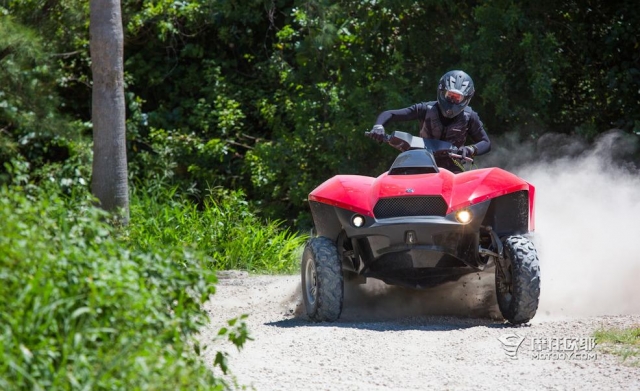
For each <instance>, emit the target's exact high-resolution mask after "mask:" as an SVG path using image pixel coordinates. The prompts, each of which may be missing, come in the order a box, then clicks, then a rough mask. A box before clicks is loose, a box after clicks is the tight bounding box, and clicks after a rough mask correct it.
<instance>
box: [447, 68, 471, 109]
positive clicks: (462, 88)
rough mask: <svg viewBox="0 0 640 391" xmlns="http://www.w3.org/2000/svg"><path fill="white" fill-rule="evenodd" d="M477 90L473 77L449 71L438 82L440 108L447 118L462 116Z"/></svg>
mask: <svg viewBox="0 0 640 391" xmlns="http://www.w3.org/2000/svg"><path fill="white" fill-rule="evenodd" d="M474 92H475V88H474V87H473V80H471V76H469V75H467V74H466V73H465V72H463V71H458V70H456V71H449V72H447V73H445V74H444V75H443V76H442V77H441V78H440V82H438V106H440V112H441V113H442V115H444V116H445V117H447V118H453V117H455V116H456V115H458V114H460V113H461V112H462V110H464V108H465V107H467V105H468V104H469V101H471V97H473V93H474Z"/></svg>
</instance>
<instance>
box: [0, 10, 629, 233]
mask: <svg viewBox="0 0 640 391" xmlns="http://www.w3.org/2000/svg"><path fill="white" fill-rule="evenodd" d="M122 7H123V15H124V24H125V30H126V37H125V73H126V75H125V80H126V93H127V95H126V96H127V104H128V108H129V111H128V119H127V130H128V133H127V138H128V146H129V161H130V163H131V165H130V174H131V177H132V179H135V180H140V181H143V182H144V181H147V180H151V181H156V180H161V181H164V182H166V183H168V184H169V185H170V186H178V187H179V188H180V191H181V192H183V191H187V190H188V189H195V190H197V191H199V192H200V193H201V194H202V193H205V192H206V191H207V189H208V188H211V187H215V186H222V187H225V188H229V189H234V190H242V191H243V192H244V193H245V194H246V197H247V199H248V200H249V201H250V202H251V203H252V204H253V205H256V206H257V207H259V208H260V209H259V210H260V213H261V214H262V215H263V216H265V217H268V218H271V219H276V220H285V221H286V224H287V225H289V226H293V227H296V228H298V229H301V230H306V229H308V228H309V225H310V220H309V210H308V205H307V202H306V197H307V195H308V193H309V192H310V191H311V190H312V189H313V187H315V186H316V185H318V184H319V183H321V182H322V181H323V180H325V179H327V178H328V177H330V176H332V175H335V174H338V173H342V174H348V173H358V174H365V175H375V174H378V173H380V172H382V171H383V170H385V169H386V168H387V167H388V164H389V161H390V160H391V159H392V151H389V150H388V149H387V148H380V147H378V146H377V145H376V144H375V143H371V142H370V140H367V139H364V138H363V136H362V133H363V132H364V131H366V130H368V129H369V128H370V127H371V125H372V124H373V122H374V120H375V118H376V116H377V115H378V113H380V112H381V111H382V110H385V109H389V108H400V107H405V106H408V105H410V104H412V103H415V102H418V101H427V100H433V99H435V94H436V91H435V86H436V83H437V80H438V78H439V77H440V76H441V75H442V74H443V73H444V72H445V71H447V70H450V69H454V68H461V69H464V70H466V71H467V72H468V73H469V74H471V75H472V77H473V79H474V81H475V84H476V96H475V97H474V98H473V100H472V103H471V104H472V106H473V108H474V109H475V110H476V111H477V112H478V113H479V114H480V116H481V118H482V120H483V123H484V124H485V127H486V128H487V129H488V131H489V134H490V135H499V134H501V133H504V132H507V131H512V130H518V131H520V132H525V133H527V134H528V135H529V136H530V137H531V138H536V137H538V136H540V135H541V134H542V133H544V132H547V131H554V132H561V133H567V134H576V135H579V136H581V137H585V138H586V139H589V140H590V139H595V138H596V137H597V136H598V135H599V134H601V133H603V132H605V131H608V130H609V129H611V128H614V127H615V128H621V129H623V130H624V131H626V132H628V133H635V134H640V126H639V125H638V124H640V111H638V110H637V106H638V104H639V102H640V101H639V98H638V90H639V88H640V68H639V65H638V64H639V63H640V50H638V48H639V47H640V46H639V45H640V44H639V42H638V37H639V36H640V34H639V33H638V32H639V31H638V29H639V27H638V26H640V19H639V18H640V11H638V8H637V7H632V6H630V5H629V4H628V3H622V2H613V3H611V2H609V3H604V2H599V3H593V4H591V3H589V4H586V3H581V2H577V1H565V2H557V1H542V2H539V1H536V2H533V1H520V2H514V1H510V0H489V1H483V2H442V1H435V0H427V1H421V2H416V1H413V0H411V1H410V0H400V1H388V0H376V1H356V2H330V1H326V0H312V1H305V2H299V1H292V0H277V1H271V2H265V1H262V0H244V1H233V2H229V1H220V0H212V1H202V0H187V1H179V2H176V1H169V0H163V1H150V0H144V1H139V0H123V2H122ZM0 11H1V12H2V13H3V14H6V15H8V16H9V18H10V19H9V20H11V21H12V23H13V26H14V27H10V28H8V29H9V30H11V29H12V28H13V29H14V30H13V31H14V32H11V31H9V30H7V34H6V35H2V34H0V43H2V42H9V41H10V40H14V41H16V40H19V38H20V37H23V38H20V39H22V40H21V41H20V42H21V43H20V45H22V46H21V47H22V48H23V50H21V51H20V53H24V55H22V54H20V55H18V52H15V53H12V56H13V57H11V59H12V61H14V62H15V64H14V65H12V67H8V66H7V68H6V70H7V71H5V74H2V71H3V70H4V69H3V68H2V66H3V60H1V59H0V81H4V80H5V79H3V77H5V76H6V75H7V74H9V75H13V76H12V77H14V76H16V75H23V76H24V77H26V78H31V79H30V80H34V79H36V80H37V83H36V84H38V88H39V90H42V91H46V93H43V94H40V95H38V96H36V95H34V96H33V97H34V98H35V100H29V99H27V100H17V99H12V100H7V102H9V104H10V105H12V107H15V108H16V111H15V112H14V113H12V114H11V113H9V114H7V112H1V111H0V120H2V119H3V118H8V117H9V116H14V117H15V118H17V119H20V121H21V123H22V124H23V125H20V127H15V124H16V123H18V122H17V121H18V120H17V119H12V120H11V123H12V124H14V125H12V126H14V128H10V129H9V131H8V132H9V134H10V135H11V137H7V134H6V132H0V158H2V157H5V158H6V159H8V158H16V157H17V155H20V156H21V159H23V160H26V161H27V162H29V163H31V166H30V167H32V169H37V168H38V167H40V166H41V164H42V162H46V161H48V160H51V159H52V157H51V155H52V154H51V153H49V152H47V151H49V150H51V148H49V145H53V146H54V147H55V146H64V141H61V140H60V139H59V138H58V139H56V138H55V137H54V136H51V137H42V136H41V134H44V133H46V132H44V131H45V130H46V128H47V127H50V126H54V125H55V126H54V127H57V128H60V127H62V128H65V129H66V132H67V133H61V132H57V133H52V134H55V135H61V134H64V136H63V137H64V138H69V137H71V138H74V137H77V136H78V134H79V133H80V134H89V133H90V132H89V130H90V129H89V128H88V127H87V126H86V125H84V124H86V123H87V122H88V120H89V115H90V105H89V102H90V96H89V94H90V88H88V87H90V79H91V77H90V69H89V64H90V60H89V53H88V34H87V23H88V20H89V18H88V14H87V13H88V8H87V2H86V1H85V2H83V1H81V0H57V1H47V2H42V1H39V0H27V1H17V0H4V1H2V0H0ZM3 22H4V20H3ZM10 25H11V24H10ZM3 26H4V24H3ZM0 28H2V27H0ZM6 29H7V28H6ZM17 29H20V31H22V30H24V31H25V34H18V33H17V32H18V31H19V30H17ZM8 37H13V38H8ZM12 42H13V41H12ZM0 50H2V46H1V45H0ZM19 56H21V57H20V58H21V60H19V58H18V57H19ZM18 60H19V61H18ZM34 64H35V65H36V66H33V65H34ZM44 69H47V72H42V71H38V70H44ZM6 80H9V79H6ZM12 80H13V79H12ZM23 80H27V79H23ZM7 85H9V84H7ZM21 85H26V84H24V83H22V82H21ZM39 90H38V89H34V90H33V91H39ZM18 91H20V90H18ZM25 91H30V90H25ZM30 94H31V93H29V94H27V93H25V94H24V96H31V95H30ZM48 96H51V97H52V98H51V99H50V100H48V99H49V98H45V97H48ZM56 96H62V98H61V99H58V98H56ZM27 101H28V102H33V105H34V106H37V107H39V108H40V109H39V110H40V111H35V110H31V109H29V108H27V107H26V106H25V105H21V103H20V102H27ZM0 102H2V97H0ZM55 102H60V104H59V105H58V104H57V103H55ZM30 111H31V112H33V113H36V114H37V113H42V114H37V115H36V117H37V118H38V120H33V121H31V122H29V121H30V120H28V119H29V118H32V117H33V116H32V115H31V114H30ZM61 113H64V114H70V115H71V116H72V117H73V122H72V125H70V126H67V125H66V124H63V125H65V126H58V125H59V124H60V122H59V121H58V122H56V121H53V120H52V121H49V120H46V121H44V120H42V118H44V117H43V116H44V115H49V116H50V117H53V118H57V119H58V120H59V119H60V118H61V117H60V116H59V114H61ZM3 116H4V117H3ZM12 118H13V117H12ZM47 118H49V117H47ZM6 121H8V120H6ZM7 123H8V122H7ZM56 124H58V125H56ZM32 125H33V126H32ZM36 125H38V126H36ZM2 126H3V125H1V124H0V129H2ZM41 127H42V128H43V129H41ZM394 129H398V130H405V131H410V132H414V133H415V132H416V131H417V124H416V123H413V124H404V125H398V126H397V127H396V126H394ZM69 135H71V136H69ZM21 142H26V144H25V145H27V146H28V147H21V145H23V144H21ZM40 146H41V147H40ZM24 149H26V150H27V151H26V152H25V151H23V150H24ZM53 149H55V148H53ZM72 155H73V151H71V152H70V153H69V156H72ZM60 156H61V158H60V159H61V160H65V159H66V155H65V154H64V153H63V154H61V155H60ZM38 159H39V160H40V162H39V161H38ZM1 174H2V173H0V175H1Z"/></svg>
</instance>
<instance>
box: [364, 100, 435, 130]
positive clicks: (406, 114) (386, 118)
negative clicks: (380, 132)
mask: <svg viewBox="0 0 640 391" xmlns="http://www.w3.org/2000/svg"><path fill="white" fill-rule="evenodd" d="M426 110H427V107H426V105H425V104H424V103H416V104H415V105H412V106H409V107H405V108H404V109H397V110H387V111H383V112H382V113H380V115H379V116H378V119H377V120H376V125H382V126H384V125H386V124H387V123H389V122H396V121H411V120H414V119H423V118H424V116H425V113H426Z"/></svg>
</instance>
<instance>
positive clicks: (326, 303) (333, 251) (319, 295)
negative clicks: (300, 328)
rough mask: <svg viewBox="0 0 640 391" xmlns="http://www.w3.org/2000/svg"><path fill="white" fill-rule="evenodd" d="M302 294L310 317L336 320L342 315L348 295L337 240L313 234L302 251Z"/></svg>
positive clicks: (321, 319) (329, 320)
mask: <svg viewBox="0 0 640 391" xmlns="http://www.w3.org/2000/svg"><path fill="white" fill-rule="evenodd" d="M300 269H301V274H302V297H303V300H304V306H305V308H306V310H307V315H308V316H309V318H310V319H311V320H313V321H315V322H324V321H328V322H333V321H335V320H337V319H338V318H339V317H340V313H341V312H342V301H343V298H344V281H343V277H342V264H341V262H340V259H339V257H338V250H337V248H336V245H335V243H334V242H333V241H332V240H330V239H328V238H325V237H316V238H312V239H310V240H309V241H308V242H307V245H306V246H305V248H304V252H303V254H302V263H301V267H300Z"/></svg>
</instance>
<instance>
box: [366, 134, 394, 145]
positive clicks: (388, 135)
mask: <svg viewBox="0 0 640 391" xmlns="http://www.w3.org/2000/svg"><path fill="white" fill-rule="evenodd" d="M364 135H365V137H369V138H372V137H371V132H364ZM389 140H391V135H390V134H386V133H385V135H384V142H385V143H386V142H389Z"/></svg>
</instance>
